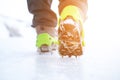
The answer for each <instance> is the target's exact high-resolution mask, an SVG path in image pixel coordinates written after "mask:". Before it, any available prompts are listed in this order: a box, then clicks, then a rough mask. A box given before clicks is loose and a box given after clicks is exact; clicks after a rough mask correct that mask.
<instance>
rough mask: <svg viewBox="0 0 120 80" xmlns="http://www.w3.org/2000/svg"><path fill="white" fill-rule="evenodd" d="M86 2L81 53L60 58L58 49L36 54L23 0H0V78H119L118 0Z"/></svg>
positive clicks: (54, 8)
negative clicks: (83, 43) (82, 51)
mask: <svg viewBox="0 0 120 80" xmlns="http://www.w3.org/2000/svg"><path fill="white" fill-rule="evenodd" d="M56 1H57V0H54V3H53V4H55V3H56ZM20 3H21V4H20ZM88 3H89V10H88V19H87V21H86V22H85V25H84V29H85V41H86V46H85V48H84V55H82V56H80V57H78V58H75V57H72V58H68V57H64V58H62V57H61V56H60V55H59V53H58V52H57V51H55V52H53V54H50V53H48V54H44V55H39V54H38V52H37V49H36V46H35V41H36V33H35V30H34V29H33V28H31V27H30V25H31V19H32V15H31V14H29V13H28V11H27V6H26V1H24V0H18V1H17V0H10V1H9V0H4V1H1V3H0V6H2V7H0V80H120V37H119V34H120V31H119V30H120V27H119V26H120V24H119V23H120V22H119V21H120V15H119V14H120V11H119V7H120V5H119V0H114V1H113V0H109V1H108V0H91V1H89V2H88ZM6 5H7V6H6ZM8 5H9V6H8ZM54 6H57V4H55V5H53V6H52V9H53V10H55V11H56V12H57V9H56V7H54ZM3 8H4V9H3ZM8 10H11V11H8ZM14 11H16V13H15V12H14ZM6 26H7V27H8V28H9V29H8V28H7V27H6ZM14 30H15V31H17V32H14ZM10 34H12V36H10ZM16 34H20V36H18V35H16Z"/></svg>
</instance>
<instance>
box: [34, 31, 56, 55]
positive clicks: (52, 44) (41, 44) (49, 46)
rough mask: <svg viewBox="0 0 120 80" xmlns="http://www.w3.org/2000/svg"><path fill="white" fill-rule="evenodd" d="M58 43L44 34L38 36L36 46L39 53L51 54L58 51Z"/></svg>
mask: <svg viewBox="0 0 120 80" xmlns="http://www.w3.org/2000/svg"><path fill="white" fill-rule="evenodd" d="M57 44H58V41H57V39H56V38H54V37H52V36H51V35H49V34H48V33H42V34H39V35H38V36H37V40H36V46H37V47H38V50H39V52H40V53H41V52H51V51H52V50H56V49H57Z"/></svg>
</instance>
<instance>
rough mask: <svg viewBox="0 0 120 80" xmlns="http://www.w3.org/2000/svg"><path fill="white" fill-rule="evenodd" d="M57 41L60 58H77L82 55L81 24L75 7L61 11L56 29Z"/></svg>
mask: <svg viewBox="0 0 120 80" xmlns="http://www.w3.org/2000/svg"><path fill="white" fill-rule="evenodd" d="M71 11H72V12H71ZM58 40H59V53H60V55H61V56H62V57H63V56H69V57H71V56H76V57H77V56H80V55H82V54H83V46H84V40H83V22H82V20H81V16H80V13H79V10H78V8H77V7H75V6H67V7H65V8H64V9H63V11H62V13H61V17H60V22H59V28H58Z"/></svg>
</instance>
